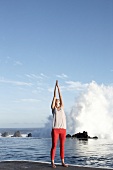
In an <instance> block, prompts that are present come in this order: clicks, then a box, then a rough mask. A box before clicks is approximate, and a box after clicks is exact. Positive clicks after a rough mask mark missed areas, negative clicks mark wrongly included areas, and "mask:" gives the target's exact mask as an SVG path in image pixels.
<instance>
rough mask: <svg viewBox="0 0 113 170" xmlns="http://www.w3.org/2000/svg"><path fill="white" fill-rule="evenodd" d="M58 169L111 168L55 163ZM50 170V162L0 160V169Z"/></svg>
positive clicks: (97, 169)
mask: <svg viewBox="0 0 113 170" xmlns="http://www.w3.org/2000/svg"><path fill="white" fill-rule="evenodd" d="M55 164H56V168H55V169H58V170H63V169H68V170H102V169H104V170H111V169H113V168H104V167H102V168H101V167H91V166H90V167H89V166H78V165H74V164H69V167H68V168H65V167H63V166H62V165H61V164H60V163H55ZM25 169H26V170H51V169H54V168H52V167H51V163H50V162H41V161H31V160H3V161H0V170H25Z"/></svg>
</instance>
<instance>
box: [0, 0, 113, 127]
mask: <svg viewBox="0 0 113 170" xmlns="http://www.w3.org/2000/svg"><path fill="white" fill-rule="evenodd" d="M56 79H58V80H59V84H60V86H61V89H62V94H63V98H64V103H65V109H66V112H69V111H70V109H71V107H72V105H73V103H74V102H75V98H76V96H77V95H78V93H79V92H80V89H82V86H84V85H85V84H88V83H90V82H92V81H95V82H97V83H98V84H102V83H103V84H105V85H111V84H113V1H112V0H24V1H23V0H19V1H15V0H10V1H9V0H5V1H3V0H1V1H0V127H40V126H43V125H44V123H45V122H46V119H47V117H48V116H49V115H50V114H51V110H50V104H51V100H52V95H53V88H54V84H55V80H56Z"/></svg>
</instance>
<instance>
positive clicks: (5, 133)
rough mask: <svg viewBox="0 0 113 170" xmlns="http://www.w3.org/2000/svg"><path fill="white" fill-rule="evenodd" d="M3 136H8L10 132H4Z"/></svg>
mask: <svg viewBox="0 0 113 170" xmlns="http://www.w3.org/2000/svg"><path fill="white" fill-rule="evenodd" d="M1 136H2V137H7V136H9V133H8V132H4V133H2V134H1Z"/></svg>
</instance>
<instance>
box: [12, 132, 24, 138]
mask: <svg viewBox="0 0 113 170" xmlns="http://www.w3.org/2000/svg"><path fill="white" fill-rule="evenodd" d="M12 137H22V135H21V133H20V131H16V132H15V133H14V135H13V136H12Z"/></svg>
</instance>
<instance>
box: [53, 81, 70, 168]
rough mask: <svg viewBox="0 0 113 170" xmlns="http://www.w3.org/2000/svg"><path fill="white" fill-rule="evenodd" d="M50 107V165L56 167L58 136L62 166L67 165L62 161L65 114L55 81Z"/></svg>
mask: <svg viewBox="0 0 113 170" xmlns="http://www.w3.org/2000/svg"><path fill="white" fill-rule="evenodd" d="M56 88H57V89H58V94H59V99H56ZM51 109H52V113H53V126H52V133H51V134H52V148H51V165H52V167H53V168H56V165H55V164H54V158H55V152H56V146H57V141H58V138H59V139H60V157H61V162H62V166H64V167H68V165H66V164H65V163H64V143H65V139H66V116H65V113H64V105H63V101H62V95H61V92H60V88H59V85H58V81H56V84H55V89H54V97H53V100H52V104H51Z"/></svg>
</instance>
